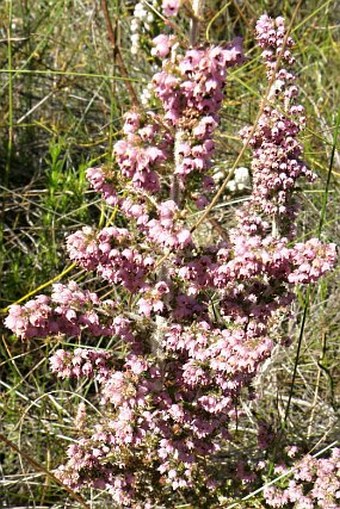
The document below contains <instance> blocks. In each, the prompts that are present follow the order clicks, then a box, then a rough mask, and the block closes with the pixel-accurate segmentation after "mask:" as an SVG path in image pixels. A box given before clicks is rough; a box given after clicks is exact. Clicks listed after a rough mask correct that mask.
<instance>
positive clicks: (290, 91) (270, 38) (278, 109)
mask: <svg viewBox="0 0 340 509" xmlns="http://www.w3.org/2000/svg"><path fill="white" fill-rule="evenodd" d="M256 38H257V41H258V43H259V46H260V47H261V48H262V49H263V52H262V56H263V59H264V62H265V65H266V67H267V70H268V72H267V76H268V79H269V91H268V94H267V98H266V101H267V104H265V106H264V108H263V112H262V114H261V116H260V118H259V121H258V123H257V125H256V128H255V131H254V132H253V133H252V136H251V139H250V145H251V146H252V148H253V150H254V157H253V161H252V166H251V169H252V172H253V185H254V191H255V192H254V193H253V196H252V204H251V207H252V208H253V209H254V210H256V211H257V212H260V213H263V214H265V215H267V216H271V218H272V219H273V218H275V222H276V223H280V225H281V226H282V222H285V223H286V226H287V225H288V223H290V224H291V225H293V224H294V219H295V215H296V205H295V204H294V202H293V200H292V193H293V190H294V188H295V185H296V181H297V179H298V178H300V177H301V176H304V177H307V179H309V180H313V179H314V178H315V175H314V174H313V172H312V171H311V170H309V169H308V168H307V166H306V164H305V163H304V162H303V161H302V160H301V154H302V146H301V144H300V143H299V142H298V140H297V135H298V134H299V133H300V131H301V130H302V129H303V127H304V125H305V117H304V109H303V106H301V105H300V104H298V103H297V96H298V88H297V87H296V85H295V80H296V77H295V75H294V74H293V73H292V72H291V71H290V70H289V69H288V68H289V66H291V65H292V64H293V63H294V57H293V56H292V54H291V47H292V46H293V44H294V43H293V40H292V39H291V37H287V34H286V30H285V26H284V20H283V18H281V17H278V18H276V19H275V20H273V19H271V18H269V17H268V16H267V15H263V16H261V18H260V19H259V21H258V22H257V25H256ZM287 67H288V68H287ZM249 134H250V130H249V129H248V128H246V129H243V131H242V132H241V136H242V137H243V139H244V140H247V139H248V137H249ZM288 233H289V228H288Z"/></svg>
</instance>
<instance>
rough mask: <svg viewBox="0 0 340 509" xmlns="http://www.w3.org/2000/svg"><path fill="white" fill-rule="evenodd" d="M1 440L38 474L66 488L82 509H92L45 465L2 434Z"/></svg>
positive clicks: (0, 434)
mask: <svg viewBox="0 0 340 509" xmlns="http://www.w3.org/2000/svg"><path fill="white" fill-rule="evenodd" d="M0 440H1V441H2V442H4V443H5V444H6V445H7V446H8V447H10V448H11V449H13V450H14V451H15V452H17V453H18V454H19V456H21V457H22V458H24V459H25V460H26V461H27V462H28V463H29V464H30V465H32V467H33V468H34V469H35V470H37V471H38V472H43V473H44V474H46V475H47V477H49V478H50V479H51V480H52V481H54V482H55V483H56V484H58V485H59V486H61V487H62V488H64V490H66V491H67V492H68V494H69V495H70V496H71V497H72V498H73V499H74V500H77V502H79V503H80V504H81V506H82V507H84V508H85V509H90V506H89V505H87V503H86V501H85V500H84V498H83V497H82V496H81V495H79V494H78V493H76V492H75V491H73V490H71V488H69V487H68V486H66V485H65V484H63V483H62V481H61V480H60V479H58V477H56V476H55V475H54V474H53V473H52V472H50V471H49V470H47V469H46V468H45V467H44V466H43V465H41V464H40V463H38V462H37V461H36V460H35V459H33V458H31V456H29V455H28V454H26V453H25V452H24V451H23V450H22V449H20V448H19V447H18V446H17V445H16V444H15V443H14V442H12V441H11V440H9V439H8V438H6V437H5V436H4V435H3V434H2V433H0Z"/></svg>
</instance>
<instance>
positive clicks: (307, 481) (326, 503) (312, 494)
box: [264, 448, 340, 509]
mask: <svg viewBox="0 0 340 509" xmlns="http://www.w3.org/2000/svg"><path fill="white" fill-rule="evenodd" d="M280 471H281V469H280ZM264 498H265V501H266V503H267V504H268V505H269V507H276V508H279V507H288V506H289V507H294V508H296V509H316V508H320V509H321V508H322V509H337V508H338V507H339V503H340V449H338V448H334V449H333V450H332V453H331V455H330V457H329V458H314V457H313V456H311V455H310V454H307V455H305V456H304V457H303V458H302V459H301V460H299V461H297V462H296V463H295V464H294V465H293V470H292V476H291V479H290V481H289V482H288V486H287V487H285V488H281V487H276V486H270V487H267V488H265V490H264Z"/></svg>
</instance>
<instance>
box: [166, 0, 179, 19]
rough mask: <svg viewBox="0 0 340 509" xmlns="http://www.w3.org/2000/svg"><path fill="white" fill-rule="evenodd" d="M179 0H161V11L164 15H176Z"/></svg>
mask: <svg viewBox="0 0 340 509" xmlns="http://www.w3.org/2000/svg"><path fill="white" fill-rule="evenodd" d="M179 7H180V0H163V1H162V11H163V14H164V15H165V16H177V14H178V10H179Z"/></svg>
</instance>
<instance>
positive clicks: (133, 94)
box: [101, 0, 140, 108]
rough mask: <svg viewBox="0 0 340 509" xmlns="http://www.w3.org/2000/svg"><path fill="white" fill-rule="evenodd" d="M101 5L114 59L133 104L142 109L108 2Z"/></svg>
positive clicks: (102, 0) (103, 1) (104, 0)
mask: <svg viewBox="0 0 340 509" xmlns="http://www.w3.org/2000/svg"><path fill="white" fill-rule="evenodd" d="M101 5H102V9H103V13H104V17H105V23H106V28H107V33H108V37H109V40H110V42H111V46H112V49H113V57H114V59H116V62H117V65H118V68H119V70H120V73H121V74H122V76H123V77H124V78H125V79H126V87H127V89H128V91H129V94H130V98H131V102H132V104H133V105H134V106H136V108H140V104H139V100H138V97H137V94H136V91H135V89H134V88H133V86H132V84H131V82H130V78H129V73H128V71H127V69H126V66H125V63H124V60H123V57H122V54H121V51H120V48H119V46H118V45H117V41H116V36H115V33H114V31H113V27H112V22H111V18H110V14H109V10H108V7H107V1H106V0H101Z"/></svg>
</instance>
